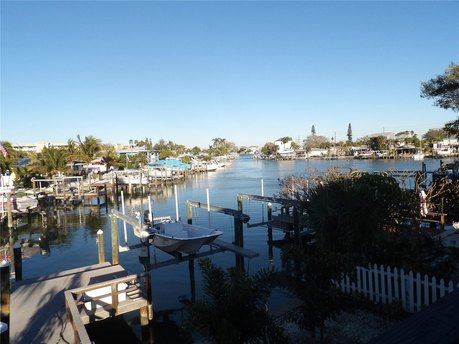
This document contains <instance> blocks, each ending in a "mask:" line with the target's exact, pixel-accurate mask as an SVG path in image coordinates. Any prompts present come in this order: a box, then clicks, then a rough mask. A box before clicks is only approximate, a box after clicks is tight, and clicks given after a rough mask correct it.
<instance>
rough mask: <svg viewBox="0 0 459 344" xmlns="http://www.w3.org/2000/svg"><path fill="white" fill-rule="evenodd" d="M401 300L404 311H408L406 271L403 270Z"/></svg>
mask: <svg viewBox="0 0 459 344" xmlns="http://www.w3.org/2000/svg"><path fill="white" fill-rule="evenodd" d="M400 299H401V301H402V307H403V309H407V307H406V293H405V271H404V270H403V269H400Z"/></svg>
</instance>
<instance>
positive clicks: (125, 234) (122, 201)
mask: <svg viewBox="0 0 459 344" xmlns="http://www.w3.org/2000/svg"><path fill="white" fill-rule="evenodd" d="M121 211H122V212H123V215H126V211H125V210H124V194H123V190H121ZM123 224H124V242H125V244H126V245H127V229H126V221H123Z"/></svg>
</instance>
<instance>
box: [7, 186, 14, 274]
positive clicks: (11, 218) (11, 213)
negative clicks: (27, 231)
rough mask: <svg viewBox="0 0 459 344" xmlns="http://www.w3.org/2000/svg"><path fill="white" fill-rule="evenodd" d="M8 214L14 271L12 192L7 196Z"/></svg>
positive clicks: (11, 258)
mask: <svg viewBox="0 0 459 344" xmlns="http://www.w3.org/2000/svg"><path fill="white" fill-rule="evenodd" d="M6 212H7V218H8V220H7V221H8V232H9V233H8V234H9V238H8V240H9V241H8V242H9V249H10V260H11V264H12V268H13V271H14V248H13V246H14V236H13V203H12V202H11V192H8V193H7V194H6Z"/></svg>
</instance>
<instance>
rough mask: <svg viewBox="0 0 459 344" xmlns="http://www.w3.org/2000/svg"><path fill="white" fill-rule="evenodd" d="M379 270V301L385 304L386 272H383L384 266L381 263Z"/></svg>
mask: <svg viewBox="0 0 459 344" xmlns="http://www.w3.org/2000/svg"><path fill="white" fill-rule="evenodd" d="M379 271H380V275H381V278H380V280H381V301H382V303H384V304H385V303H386V274H385V273H384V266H382V265H381V266H380V269H379ZM389 278H390V276H389ZM389 281H390V279H389Z"/></svg>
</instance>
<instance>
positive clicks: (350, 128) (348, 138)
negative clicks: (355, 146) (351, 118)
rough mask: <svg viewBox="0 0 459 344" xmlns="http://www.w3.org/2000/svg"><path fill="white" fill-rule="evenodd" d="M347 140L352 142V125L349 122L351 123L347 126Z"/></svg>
mask: <svg viewBox="0 0 459 344" xmlns="http://www.w3.org/2000/svg"><path fill="white" fill-rule="evenodd" d="M347 140H348V141H349V142H352V127H351V123H349V125H348V126H347Z"/></svg>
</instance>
